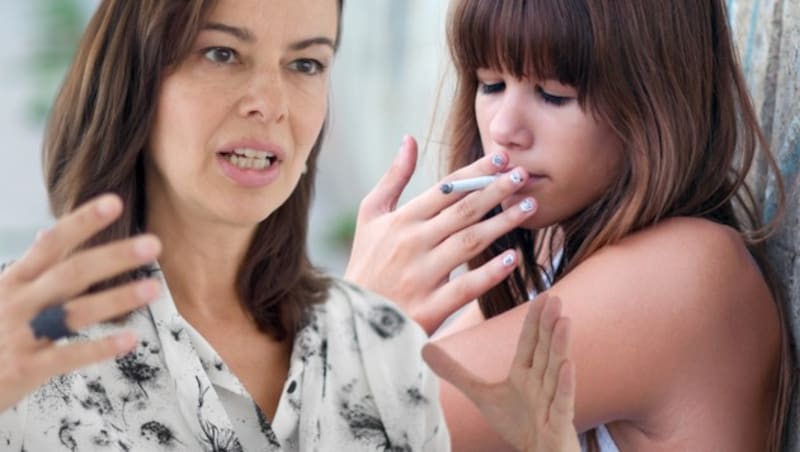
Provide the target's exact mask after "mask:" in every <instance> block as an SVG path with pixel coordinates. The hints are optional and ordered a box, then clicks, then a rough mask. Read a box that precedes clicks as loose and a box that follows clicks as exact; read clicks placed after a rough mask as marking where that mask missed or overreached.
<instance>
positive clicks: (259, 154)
mask: <svg viewBox="0 0 800 452" xmlns="http://www.w3.org/2000/svg"><path fill="white" fill-rule="evenodd" d="M233 152H234V153H235V154H238V155H239V156H244V157H247V158H251V159H252V158H259V159H265V158H274V157H275V154H273V153H271V152H267V151H259V150H257V149H250V148H237V149H234V150H233Z"/></svg>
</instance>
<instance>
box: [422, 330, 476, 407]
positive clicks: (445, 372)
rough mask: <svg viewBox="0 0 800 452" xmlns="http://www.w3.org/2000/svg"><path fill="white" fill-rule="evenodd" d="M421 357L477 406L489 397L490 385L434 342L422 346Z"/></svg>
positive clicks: (437, 373)
mask: <svg viewBox="0 0 800 452" xmlns="http://www.w3.org/2000/svg"><path fill="white" fill-rule="evenodd" d="M422 359H424V360H425V362H426V363H428V366H430V368H431V370H433V371H434V373H436V375H438V376H439V377H440V378H442V379H444V380H447V381H448V382H450V384H452V385H453V386H455V387H456V389H458V390H459V391H461V392H462V393H464V395H466V396H467V397H468V398H469V399H470V400H472V401H473V402H474V403H475V404H476V405H477V406H478V407H483V406H484V405H485V403H484V400H485V399H487V398H491V394H492V391H491V387H490V385H489V384H487V383H486V382H485V381H482V380H481V379H480V378H478V376H476V375H475V374H474V373H472V372H470V371H469V370H467V368H466V367H464V365H463V364H461V363H459V362H458V361H456V360H455V359H453V357H452V356H450V355H449V354H448V353H447V352H446V351H445V350H444V349H443V348H442V347H441V346H439V345H438V344H436V343H435V342H429V343H428V344H426V345H425V346H424V347H423V348H422Z"/></svg>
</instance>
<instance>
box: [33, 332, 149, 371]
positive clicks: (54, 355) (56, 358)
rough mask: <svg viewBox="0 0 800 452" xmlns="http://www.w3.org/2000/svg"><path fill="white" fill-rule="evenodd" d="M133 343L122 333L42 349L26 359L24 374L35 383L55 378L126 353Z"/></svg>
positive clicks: (126, 333)
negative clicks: (27, 360)
mask: <svg viewBox="0 0 800 452" xmlns="http://www.w3.org/2000/svg"><path fill="white" fill-rule="evenodd" d="M136 342H137V339H136V336H135V335H134V334H133V333H131V332H123V333H118V334H114V335H111V336H108V337H105V338H102V339H96V340H91V341H79V342H73V343H70V344H67V345H59V346H53V347H45V348H43V349H41V350H40V351H38V352H36V353H34V354H33V355H32V356H31V357H30V358H29V362H28V363H27V364H26V373H28V377H31V378H33V379H34V380H36V381H46V380H48V379H50V378H52V377H54V376H56V375H62V374H66V373H69V372H71V371H73V370H75V369H80V368H83V367H86V366H88V365H91V364H95V363H99V362H101V361H105V360H108V359H112V358H114V357H115V356H119V355H122V354H125V353H128V352H130V351H131V350H133V348H134V347H135V346H136Z"/></svg>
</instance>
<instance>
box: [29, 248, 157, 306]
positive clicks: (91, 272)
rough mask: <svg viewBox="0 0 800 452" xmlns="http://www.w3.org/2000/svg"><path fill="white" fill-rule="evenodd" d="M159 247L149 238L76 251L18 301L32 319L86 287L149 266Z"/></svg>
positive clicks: (32, 284) (33, 284) (31, 285)
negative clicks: (46, 308)
mask: <svg viewBox="0 0 800 452" xmlns="http://www.w3.org/2000/svg"><path fill="white" fill-rule="evenodd" d="M160 251H161V243H160V242H159V240H158V239H157V238H156V237H155V236H153V235H150V234H146V235H143V236H139V237H135V238H131V239H126V240H121V241H118V242H114V243H109V244H106V245H102V246H97V247H94V248H90V249H87V250H83V251H80V252H78V253H76V254H75V255H73V256H70V257H69V258H68V259H66V260H65V261H63V262H60V263H59V264H57V265H56V266H55V267H54V268H53V269H51V270H49V271H47V272H46V273H44V274H43V275H42V276H41V277H39V278H38V279H37V280H36V281H34V282H33V283H31V284H30V285H28V286H27V287H25V288H22V289H21V291H22V293H21V294H20V297H19V299H20V300H21V301H22V303H23V306H21V308H22V309H23V310H26V311H28V313H29V315H30V317H33V315H35V314H36V313H38V312H39V311H40V310H41V309H44V308H45V307H46V306H48V305H51V304H54V303H57V302H59V301H61V300H66V299H69V298H72V297H74V296H76V295H78V294H80V293H82V292H84V291H85V290H86V289H88V288H89V287H90V286H92V285H94V284H97V283H99V282H102V281H105V280H107V279H110V278H111V277H113V276H116V275H119V274H121V273H123V272H124V271H129V270H133V269H135V268H137V267H140V266H142V265H145V264H148V263H150V262H153V260H155V258H156V257H157V256H158V254H159V253H160Z"/></svg>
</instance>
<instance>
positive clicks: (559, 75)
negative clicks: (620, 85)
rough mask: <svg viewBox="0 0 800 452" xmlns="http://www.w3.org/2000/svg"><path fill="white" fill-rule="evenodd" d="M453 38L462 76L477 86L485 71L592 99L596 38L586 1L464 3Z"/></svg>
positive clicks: (466, 0)
mask: <svg viewBox="0 0 800 452" xmlns="http://www.w3.org/2000/svg"><path fill="white" fill-rule="evenodd" d="M448 37H449V45H450V53H451V55H452V57H453V62H454V64H455V66H456V69H457V71H458V73H459V74H460V75H461V76H462V77H464V78H467V79H470V80H472V82H473V83H474V84H476V85H477V79H476V76H475V71H477V70H478V69H481V68H485V69H490V70H494V71H498V72H504V73H508V74H511V75H513V76H514V77H516V78H519V79H523V78H530V79H534V80H558V81H559V82H560V83H563V84H567V85H571V86H574V87H575V88H576V89H577V91H578V98H579V100H580V101H581V103H583V102H584V99H585V98H586V97H587V94H588V93H587V88H588V85H589V80H590V78H589V75H590V74H589V71H590V68H591V67H592V66H593V65H592V62H591V58H592V47H593V38H592V23H591V19H590V15H589V10H588V9H587V6H586V4H585V2H584V1H583V0H561V1H559V0H530V1H529V0H525V1H523V0H502V1H498V0H460V1H459V3H458V4H457V5H456V6H455V8H454V9H453V11H452V14H451V16H450V24H449V30H448ZM487 37H488V38H487Z"/></svg>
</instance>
